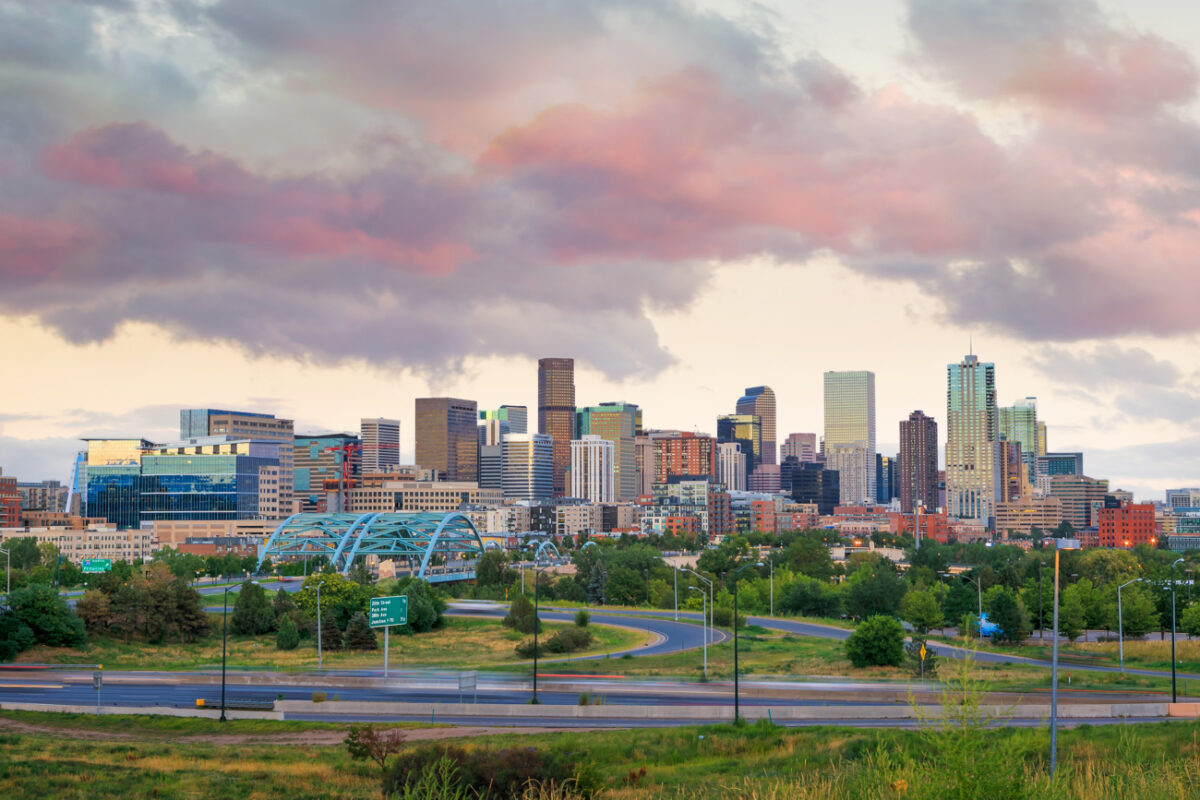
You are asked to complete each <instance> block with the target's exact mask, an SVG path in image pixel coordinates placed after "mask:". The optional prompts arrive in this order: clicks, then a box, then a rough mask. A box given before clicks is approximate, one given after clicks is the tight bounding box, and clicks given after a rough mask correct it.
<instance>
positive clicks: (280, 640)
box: [275, 617, 300, 650]
mask: <svg viewBox="0 0 1200 800" xmlns="http://www.w3.org/2000/svg"><path fill="white" fill-rule="evenodd" d="M299 644H300V632H299V631H298V630H296V623H294V622H292V618H291V617H284V618H283V619H282V620H280V622H279V633H278V634H277V635H276V636H275V646H276V647H277V648H279V649H280V650H295V649H296V646H297V645H299Z"/></svg>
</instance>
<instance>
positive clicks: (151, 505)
mask: <svg viewBox="0 0 1200 800" xmlns="http://www.w3.org/2000/svg"><path fill="white" fill-rule="evenodd" d="M283 449H289V450H290V449H291V447H290V443H289V446H288V447H286V448H285V447H283V446H281V445H280V443H279V442H278V441H268V440H255V439H239V438H238V437H236V436H231V435H227V434H226V435H218V436H204V437H199V436H198V437H192V438H189V439H186V440H183V441H178V442H166V443H164V444H156V445H151V446H150V447H147V448H144V449H143V451H142V456H141V464H140V472H141V474H140V478H139V481H138V495H139V518H140V521H141V525H142V527H145V526H146V525H148V524H150V523H154V522H158V521H166V520H238V519H263V518H270V517H274V516H275V515H276V514H277V513H278V503H279V500H278V493H277V489H278V485H277V484H276V483H274V481H278V479H279V476H280V471H279V469H278V467H279V453H280V452H281V451H282V450H283ZM268 482H270V485H268ZM266 504H269V505H270V507H271V509H270V513H263V511H264V509H263V508H262V507H263V506H264V505H266Z"/></svg>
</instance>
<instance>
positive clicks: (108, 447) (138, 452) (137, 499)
mask: <svg viewBox="0 0 1200 800" xmlns="http://www.w3.org/2000/svg"><path fill="white" fill-rule="evenodd" d="M83 441H85V442H87V473H86V474H87V483H86V484H85V486H84V516H87V517H103V518H104V519H106V520H108V521H109V523H110V524H112V525H114V526H116V527H117V528H120V529H128V528H137V527H139V526H140V525H141V496H140V494H139V489H140V487H139V483H140V481H141V474H142V450H143V449H144V448H147V447H151V446H152V445H151V443H150V442H148V441H146V440H145V439H84V440H83Z"/></svg>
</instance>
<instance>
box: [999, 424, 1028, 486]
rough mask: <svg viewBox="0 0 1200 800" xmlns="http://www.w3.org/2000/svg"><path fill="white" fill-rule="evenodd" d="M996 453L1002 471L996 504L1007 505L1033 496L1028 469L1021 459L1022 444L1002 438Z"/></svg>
mask: <svg viewBox="0 0 1200 800" xmlns="http://www.w3.org/2000/svg"><path fill="white" fill-rule="evenodd" d="M996 451H997V457H996V464H997V466H998V467H999V469H1000V473H999V476H998V479H997V481H996V485H997V489H998V493H997V495H996V502H1000V501H1001V500H1003V501H1004V502H1006V503H1007V502H1011V501H1013V500H1017V499H1019V498H1021V497H1024V496H1026V495H1031V494H1033V492H1032V491H1031V490H1030V487H1031V486H1032V484H1030V482H1029V472H1028V467H1027V466H1026V464H1025V460H1024V459H1023V458H1022V457H1021V444H1020V442H1010V441H1008V440H1007V439H1005V438H1004V437H1003V436H1001V437H1000V440H999V441H998V442H996Z"/></svg>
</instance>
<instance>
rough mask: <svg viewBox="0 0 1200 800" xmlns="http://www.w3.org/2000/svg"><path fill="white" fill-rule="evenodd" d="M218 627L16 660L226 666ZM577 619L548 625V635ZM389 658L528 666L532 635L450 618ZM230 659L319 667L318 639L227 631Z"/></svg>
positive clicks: (37, 650) (338, 655)
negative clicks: (291, 640)
mask: <svg viewBox="0 0 1200 800" xmlns="http://www.w3.org/2000/svg"><path fill="white" fill-rule="evenodd" d="M210 618H212V621H213V625H212V630H211V631H210V633H208V634H207V635H205V636H203V637H201V638H200V639H199V640H198V641H196V642H192V643H189V644H180V643H179V642H178V641H164V642H160V643H158V644H150V643H146V642H139V641H131V642H129V643H126V642H124V641H123V640H121V639H116V638H113V637H108V636H92V637H90V638H89V641H88V644H87V645H85V646H84V647H83V648H81V649H73V648H55V647H45V646H38V647H34V648H32V649H30V650H26V651H25V652H23V653H22V654H21V655H20V656H19V658H18V661H20V662H25V663H36V664H81V663H82V664H102V665H103V666H104V668H105V669H156V670H194V669H203V668H210V667H219V666H220V664H221V622H220V620H221V615H219V614H216V615H210ZM570 624H571V623H544V624H543V631H544V632H545V635H547V636H549V635H550V634H552V633H554V631H556V630H558V629H560V628H564V627H567V626H569V625H570ZM589 628H590V629H591V631H592V634H593V636H595V637H596V643H595V645H594V646H593V647H591V648H589V649H588V650H585V651H581V652H580V653H578V654H576V655H588V654H601V653H608V652H613V651H617V650H624V649H628V648H632V647H637V646H638V645H641V644H643V643H645V642H646V641H648V639H649V636H648V635H647V634H645V633H644V632H641V631H634V630H631V629H628V628H620V627H613V626H609V625H595V624H593V625H590V626H589ZM390 638H391V650H390V656H389V663H390V665H391V666H392V667H393V668H396V669H401V668H405V667H434V666H437V667H450V668H458V669H495V668H504V667H506V666H509V667H517V666H520V665H523V664H525V663H526V662H525V660H524V659H521V658H518V657H517V655H516V653H515V652H514V650H513V648H514V647H515V646H516V645H517V644H519V643H520V642H522V641H523V640H524V639H526V638H527V637H526V636H524V635H522V634H519V633H516V632H514V631H511V630H509V629H508V628H505V627H503V626H502V625H501V624H500V621H499V620H497V619H476V618H471V617H457V616H455V617H446V626H445V627H444V628H443V629H441V630H436V631H431V632H429V633H422V634H417V635H414V636H400V635H393V636H391V637H390ZM378 639H379V649H378V650H375V651H366V652H341V651H338V652H331V651H328V650H326V651H325V653H324V667H325V668H326V669H342V668H372V667H377V668H380V669H381V668H382V667H383V634H382V633H380V634H379V636H378ZM227 662H228V665H229V666H230V667H233V668H253V669H270V670H278V671H304V670H310V669H315V668H316V666H317V650H316V643H315V640H312V639H306V640H302V641H301V644H300V646H299V647H298V648H296V649H295V650H279V649H277V648H276V647H275V636H274V634H270V635H267V636H233V635H230V636H229V637H228V653H227Z"/></svg>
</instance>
